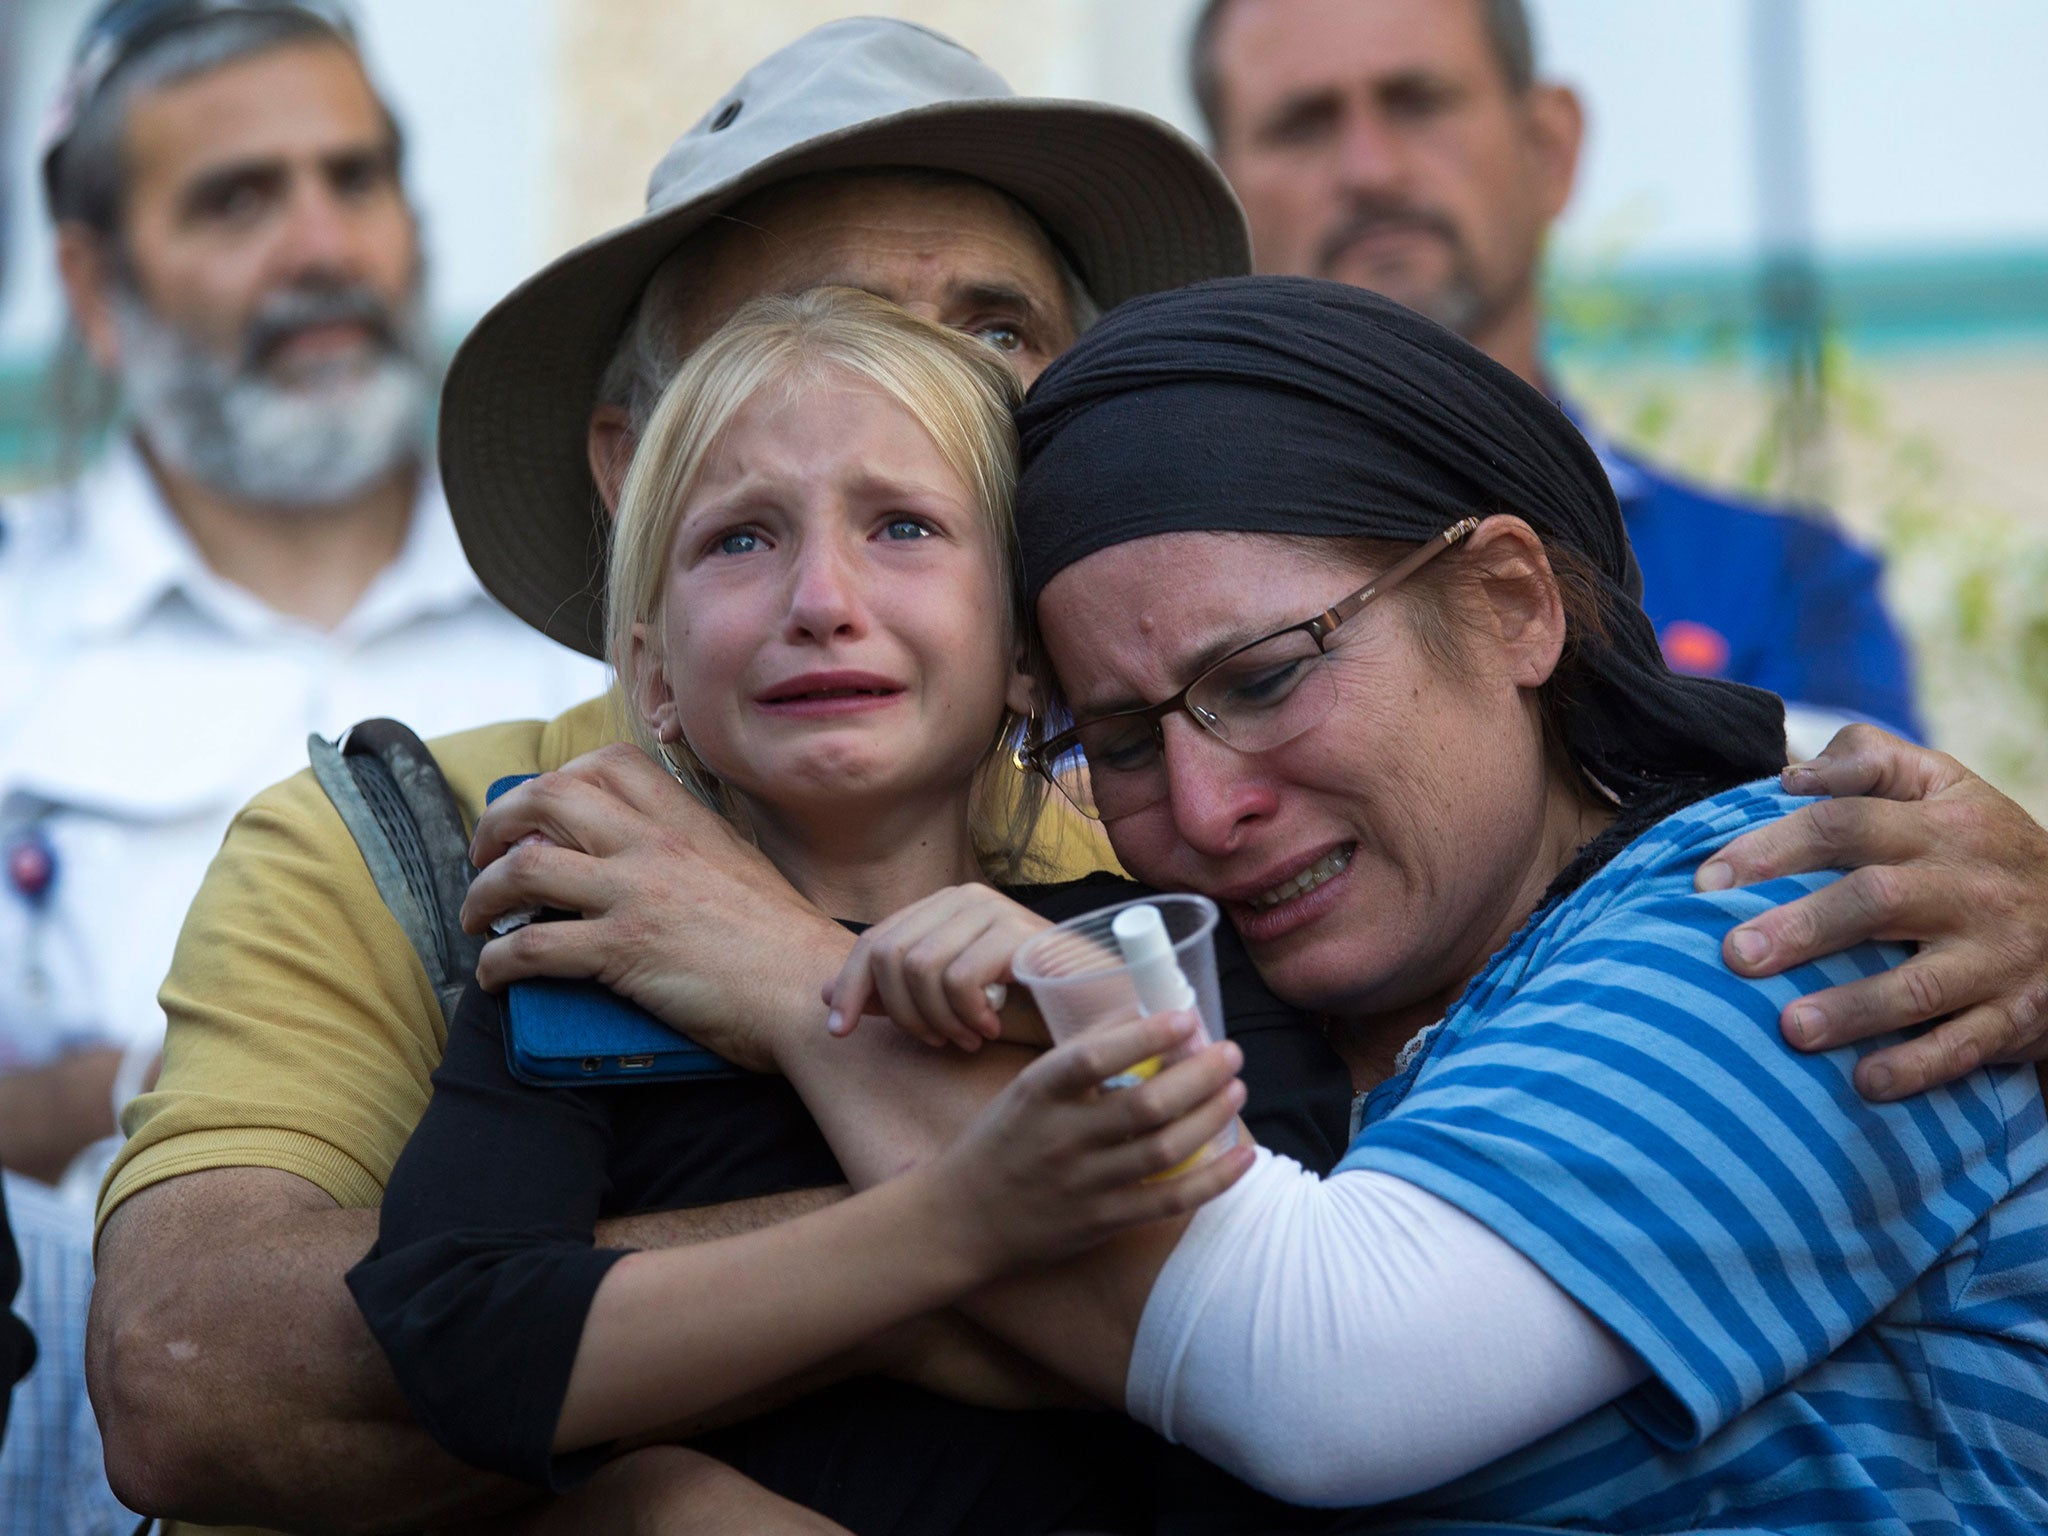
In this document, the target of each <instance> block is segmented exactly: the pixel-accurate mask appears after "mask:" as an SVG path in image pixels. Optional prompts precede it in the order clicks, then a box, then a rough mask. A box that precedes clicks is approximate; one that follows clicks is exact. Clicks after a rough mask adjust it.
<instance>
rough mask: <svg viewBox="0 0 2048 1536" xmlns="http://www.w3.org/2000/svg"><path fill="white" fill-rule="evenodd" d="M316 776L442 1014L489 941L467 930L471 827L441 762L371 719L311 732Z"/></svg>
mask: <svg viewBox="0 0 2048 1536" xmlns="http://www.w3.org/2000/svg"><path fill="white" fill-rule="evenodd" d="M306 750H307V753H308V755H309V756H311V758H312V760H313V776H314V777H315V778H317V779H318V780H319V781H320V787H321V788H322V789H324V790H326V791H327V798H328V799H329V800H331V801H333V802H334V808H335V810H337V811H338V812H340V813H341V819H342V821H343V823H344V824H345V825H346V826H347V827H348V830H349V835H350V836H352V837H353V838H355V840H356V847H357V848H358V849H360V850H361V852H362V855H363V862H364V863H365V864H367V865H368V866H369V869H370V878H371V879H373V880H374V881H376V883H377V894H378V895H380V896H382V897H383V898H384V905H385V906H387V907H389V908H390V909H391V914H392V916H394V917H396V918H397V919H398V923H399V926H400V927H401V928H403V929H404V930H405V936H406V938H407V939H408V940H410V941H411V943H412V947H413V950H414V952H415V953H416V954H418V955H419V957H420V964H421V965H423V966H425V967H426V971H427V980H428V981H430V982H431V983H432V984H433V988H434V996H435V997H436V998H438V999H439V1000H440V1003H441V1017H442V1018H443V1019H444V1020H446V1019H451V1018H453V1017H454V1016H455V1004H456V1003H457V1002H458V1001H459V1000H460V999H461V997H462V993H463V989H464V988H466V987H467V986H468V985H469V983H470V980H471V979H472V978H473V977H474V976H475V975H476V962H477V956H478V954H479V953H481V951H482V949H483V940H481V939H475V938H471V937H470V936H469V935H468V934H466V933H464V932H463V931H462V924H461V916H462V898H463V896H464V894H465V893H466V892H467V891H468V890H469V881H470V875H471V873H472V871H471V868H470V863H469V830H468V828H467V827H465V826H464V825H463V822H462V808H461V806H459V805H458V804H457V803H456V800H455V792H454V791H453V790H452V789H450V788H449V787H448V780H447V777H446V776H445V775H444V774H443V773H442V772H441V765H440V764H439V763H437V762H435V761H434V755H433V753H431V752H429V751H428V750H427V747H426V743H424V742H422V741H421V740H420V739H419V737H417V736H415V735H414V734H413V733H412V732H411V731H410V730H408V729H407V728H406V727H404V726H403V725H400V724H399V723H398V722H397V721H396V720H364V721H362V722H361V723H360V724H357V725H354V726H351V727H350V728H349V729H348V730H347V731H346V732H344V733H343V735H342V737H341V739H340V741H339V742H338V743H336V742H329V741H327V740H325V739H324V738H322V737H320V736H317V735H316V736H310V737H308V738H307V739H306Z"/></svg>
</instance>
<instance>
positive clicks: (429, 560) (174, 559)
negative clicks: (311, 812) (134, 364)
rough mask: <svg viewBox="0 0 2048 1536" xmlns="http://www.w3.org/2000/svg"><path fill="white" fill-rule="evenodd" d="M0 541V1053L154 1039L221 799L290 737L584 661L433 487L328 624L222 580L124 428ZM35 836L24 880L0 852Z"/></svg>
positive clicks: (281, 763) (420, 707)
mask: <svg viewBox="0 0 2048 1536" xmlns="http://www.w3.org/2000/svg"><path fill="white" fill-rule="evenodd" d="M5 516H6V521H7V527H6V542H5V544H4V545H0V1071H6V1070H9V1069H10V1068H14V1069H19V1068H21V1067H25V1066H30V1065H34V1064H36V1063H37V1062H39V1061H44V1060H47V1059H48V1058H49V1057H50V1056H51V1055H53V1054H55V1053H56V1052H58V1051H60V1050H64V1049H68V1048H71V1047H74V1046H79V1045H85V1044H94V1043H104V1044H109V1045H115V1046H120V1047H122V1048H124V1049H130V1050H139V1049H153V1048H154V1046H155V1044H156V1042H157V1041H159V1040H160V1039H161V1036H162V1032H163V1018H162V1014H161V1013H160V1011H159V1010H158V1007H157V1002H156V992H157V987H158V985H159V984H160V983H161V981H162V979H163V977H164V973H165V972H166V971H167V970H168V969H169V966H170V958H171V949H172V945H173V943H174V942H175V940H176V938H177V933H178V928H179V925H180V923H181V922H182V921H183V918H184V913H185V908H186V907H187V905H188V904H189V903H190V902H191V899H192V896H193V893H194V892H195V891H196V890H197V889H198V887H199V882H200V878H201V876H202V875H203V874H204V873H205V870H206V866H207V863H208V861H209V860H210V859H211V858H212V856H213V853H214V851H215V849H216V848H217V847H218V846H219V844H220V839H221V835H222V833H223V832H224V831H225V830H226V828H227V824H228V821H229V819H230V818H231V817H232V816H233V815H234V813H235V811H236V810H237V809H239V808H240V807H241V805H242V804H243V803H244V802H245V801H247V800H248V799H249V798H250V797H251V796H252V795H254V794H255V793H256V792H257V791H258V790H260V789H262V788H264V786H266V785H268V784H271V783H273V782H275V781H276V780H278V779H281V778H284V777H286V776H287V775H289V774H291V773H294V772H296V771H297V770H298V769H300V768H302V767H304V766H305V764H306V737H307V735H308V733H310V732H315V731H317V732H319V733H320V734H322V735H324V736H328V737H333V736H334V735H336V734H337V733H339V732H340V731H342V730H344V729H346V728H347V727H348V726H349V725H351V724H353V723H354V722H355V721H357V720H361V719H366V718H369V717H372V716H378V715H385V716H390V717H391V718H394V719H398V720H402V721H404V722H405V723H406V724H408V725H410V726H411V727H412V728H413V729H414V730H416V731H418V732H419V733H420V734H421V735H422V736H434V735H438V734H442V733H445V732H448V731H451V730H459V729H462V728H464V727H467V726H471V725H477V724H482V723H486V722H489V721H493V720H506V719H521V718H528V717H543V718H544V717H548V716H552V715H554V714H557V713H559V712H560V711H561V710H563V709H565V708H567V707H568V706H569V705H571V704H573V703H575V702H577V701H578V700H580V699H584V698H588V697H590V696H591V695H593V694H595V693H596V692H598V691H599V690H600V689H601V688H602V687H603V686H604V674H603V669H602V668H601V667H599V665H598V664H597V663H596V662H593V661H591V660H589V659H588V658H587V657H583V656H579V655H577V654H576V653H574V652H572V651H570V650H568V649H567V648H565V647H563V646H560V645H557V644H556V643H555V642H554V641H552V640H549V639H547V638H546V637H544V636H543V635H541V634H539V633H538V632H537V631H535V630H532V629H530V628H528V627H527V626H526V625H525V624H523V623H521V622H520V621H519V620H518V619H515V618H514V617H512V615H511V614H509V613H507V612H506V611H505V610H504V609H502V608H500V607H499V606H498V605H497V604H496V603H495V602H493V601H492V600H491V599H490V598H489V597H488V596H487V595H486V594H485V593H484V591H483V589H482V588H481V587H480V586H479V585H478V584H477V581H476V578H475V576H474V575H473V574H471V572H470V569H469V566H468V564H467V562H466V561H465V560H464V559H463V555H462V550H461V546H460V545H459V543H458V542H457V540H456V536H455V529H454V525H453V523H452V522H451V520H450V518H449V514H448V508H447V503H446V501H445V500H444V499H443V497H442V495H441V492H440V487H439V485H438V484H436V483H433V482H432V481H431V480H430V481H428V482H427V483H426V484H424V485H423V486H422V489H421V493H420V497H419V500H418V502H417V504H416V505H415V508H414V513H413V520H412V527H411V529H410V531H409V533H408V534H407V536H406V541H405V545H404V547H403V548H402V549H401V550H400V552H399V555H398V558H397V559H396V560H394V561H393V562H392V563H391V564H390V565H389V566H387V567H386V568H385V569H384V570H383V571H382V572H381V573H380V574H379V575H378V576H377V578H376V580H375V581H373V582H372V583H371V585H370V588H369V590H368V591H366V592H365V593H364V594H363V597H362V599H361V601H360V602H359V603H358V604H357V605H356V607H355V610H354V611H353V612H351V613H350V614H349V615H348V617H347V618H345V619H344V620H343V621H342V622H341V623H340V624H339V625H338V626H336V627H335V628H334V629H333V630H332V631H322V630H319V629H317V628H315V627H313V626H311V625H309V624H306V623H304V622H303V621H300V620H297V619H294V618H290V617H288V616H286V615H283V614H279V613H277V612H275V611H273V610H271V609H269V608H267V607H266V606H264V605H263V604H262V603H261V602H259V601H258V600H257V599H256V598H255V597H253V596H252V595H250V594H249V593H248V592H246V591H244V590H242V589H241V588H238V587H236V586H234V585H232V584H231V583H229V582H226V581H224V580H222V579H221V578H220V577H219V576H217V575H215V574H214V573H213V571H212V570H211V569H209V568H208V567H207V565H206V564H205V562H204V560H203V559H202V558H201V556H200V554H199V551H198V549H197V548H196V547H195V546H194V545H193V543H192V542H191V540H190V538H189V537H188V536H187V535H186V533H185V531H184V529H183V527H182V525H180V524H179V523H178V521H177V520H176V518H175V517H174V516H173V515H172V513H171V511H170V508H169V507H168V505H167V504H166V503H165V501H164V499H163V496H162V494H161V492H160V491H159V490H158V488H157V484H156V482H155V480H154V479H153V478H152V477H151V475H150V473H149V470H148V468H147V466H146V465H145V463H144V461H143V459H142V456H141V454H140V453H139V452H138V451H137V450H136V449H135V448H134V446H133V445H132V444H131V443H128V442H126V441H125V440H124V441H123V442H122V443H121V444H120V445H119V446H117V447H116V448H114V449H113V451H111V452H110V453H109V454H108V456H107V457H106V458H105V459H104V460H103V461H102V462H100V463H99V464H97V465H95V466H94V467H93V469H92V470H91V471H89V472H88V473H87V474H86V475H84V476H83V477H81V478H80V479H79V480H78V481H76V482H74V483H72V484H69V485H63V486H58V487H54V488H52V489H49V490H46V491H42V492H39V493H36V494H35V495H32V496H29V497H25V498H23V499H22V500H20V501H19V502H17V503H16V504H14V505H13V506H12V507H9V508H7V509H6V510H5ZM25 838H26V839H32V840H36V841H37V842H38V843H39V844H40V845H41V846H45V847H47V848H48V850H49V852H50V853H51V854H52V855H53V857H54V863H55V879H54V881H53V882H52V884H51V885H50V888H49V892H48V896H47V898H46V899H45V900H43V901H42V902H40V903H39V902H37V901H35V900H32V899H30V897H29V895H28V894H27V893H25V892H24V890H23V889H21V887H20V884H19V882H18V881H17V880H16V879H15V878H13V873H14V872H13V871H10V869H9V868H8V867H7V865H6V863H5V852H6V850H7V848H8V846H9V845H10V844H13V845H17V846H18V845H19V844H20V843H21V842H22V840H23V839H25Z"/></svg>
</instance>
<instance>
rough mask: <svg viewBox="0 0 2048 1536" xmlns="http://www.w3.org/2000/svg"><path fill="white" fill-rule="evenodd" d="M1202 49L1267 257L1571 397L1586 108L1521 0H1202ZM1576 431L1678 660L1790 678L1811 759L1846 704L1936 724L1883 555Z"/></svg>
mask: <svg viewBox="0 0 2048 1536" xmlns="http://www.w3.org/2000/svg"><path fill="white" fill-rule="evenodd" d="M1191 65H1192V70H1191V73H1192V83H1193V88H1194V93H1195V97H1196V100H1197V102H1198V103H1199V105H1200V107H1201V111H1202V115H1203V118H1204V120H1205V121H1206V122H1207V125H1208V129H1209V134H1210V141H1211V143H1212V144H1213V145H1214V148H1215V153H1216V158H1217V161H1218V162H1219V163H1220V164H1221V165H1222V167H1223V171H1224V174H1225V175H1226V176H1228V177H1229V178H1230V181H1231V184H1232V186H1233V187H1234V188H1235V189H1236V191H1237V194H1238V197H1239V198H1240V199H1241V200H1242V201H1243V203H1244V206H1245V212H1246V215H1247V216H1248V218H1249V219H1250V221H1251V228H1252V246H1253V259H1254V261H1255V263H1256V264H1257V266H1258V269H1259V270H1260V271H1262V272H1279V273H1296V274H1300V275H1303V276H1311V277H1324V278H1332V279H1335V280H1337V281H1339V282H1347V283H1355V284H1357V285H1358V286H1360V287H1363V288H1370V289H1373V290H1375V291H1376V292H1380V293H1384V294H1386V295H1388V296H1389V297H1390V298H1393V299H1397V300H1399V301H1400V302H1401V303H1403V304H1406V305H1408V306H1409V307H1410V308H1413V309H1416V310H1418V311H1420V312H1421V313H1423V314H1425V315H1427V316H1429V317H1430V318H1431V319H1433V320H1436V321H1438V322H1440V323H1441V324H1443V325H1445V326H1447V327H1449V328H1450V329H1452V330H1454V331H1457V332H1458V333H1459V334H1460V335H1462V336H1464V337H1465V338H1466V339H1467V340H1469V341H1471V342H1472V343H1473V344H1474V345H1476V346H1479V347H1481V348H1483V349H1484V350H1485V351H1486V352H1488V353H1489V354H1491V355H1492V356H1493V358H1494V359H1495V360H1496V361H1498V362H1500V363H1502V364H1504V365H1505V366H1507V367H1508V368H1511V369H1513V370H1514V371H1515V372H1516V373H1518V374H1520V375H1521V376H1522V377H1523V378H1524V379H1526V380H1528V381H1529V382H1530V383H1531V384H1534V385H1536V386H1537V387H1538V388H1540V389H1543V390H1544V391H1545V392H1546V393H1548V394H1551V395H1552V396H1555V395H1556V394H1557V389H1556V387H1555V384H1554V382H1553V381H1552V380H1551V379H1550V377H1549V376H1548V374H1547V373H1546V371H1545V369H1544V366H1543V357H1542V351H1541V342H1542V302H1541V298H1540V295H1539V292H1538V283H1539V278H1540V269H1541V261H1542V254H1543V244H1544V239H1545V236H1546V234H1547V233H1548V231H1549V228H1550V225H1551V223H1552V221H1553V220H1555V219H1556V218H1557V216H1558V215H1559V214H1560V213H1561V212H1562V211H1563V209H1564V206H1565V203H1566V201H1567V200H1568V199H1569V197H1570V195H1571V189H1572V181H1573V177H1574V174H1575V173H1576V170H1577V167H1578V158H1579V147H1580V140H1581V135H1582V131H1583V127H1584V120H1583V114H1582V111H1581V108H1580V105H1579V102H1578V99H1577V97H1576V96H1575V95H1574V94H1573V93H1572V91H1571V90H1570V89H1569V88H1568V87H1565V86H1561V85H1555V84H1551V83H1548V82H1545V81H1543V80H1541V79H1539V78H1538V77H1537V74H1536V60H1535V50H1534V44H1533V39H1532V36H1531V32H1530V26H1529V17H1528V12H1527V8H1526V5H1525V3H1524V0H1208V3H1207V4H1206V5H1205V6H1204V8H1203V9H1202V11H1201V13H1200V15H1199V18H1198V20H1197V23H1196V30H1195V34H1194V41H1193V47H1192V50H1191ZM1580 426H1581V428H1582V430H1585V431H1586V432H1587V433H1588V436H1589V437H1590V438H1591V439H1592V442H1593V445H1594V447H1595V449H1596V450H1597V451H1598V452H1599V453H1600V456H1601V459H1602V461H1603V462H1604V463H1605V464H1606V466H1607V471H1608V476H1609V479H1610V481H1611V482H1612V484H1613V486H1614V492H1615V495H1616V497H1617V498H1618V499H1619V501H1620V502H1621V508H1622V512H1623V515H1624V517H1625V518H1626V521H1627V524H1628V530H1629V538H1630V541H1631V542H1632V543H1633V544H1634V546H1635V551H1636V558H1637V560H1638V562H1639V563H1640V564H1641V566H1642V572H1643V606H1644V607H1645V608H1646V609H1647V610H1648V611H1649V615H1650V618H1651V620H1652V621H1653V622H1654V623H1655V624H1656V626H1657V633H1658V636H1659V638H1660V639H1661V640H1662V642H1663V647H1664V653H1665V657H1666V659H1667V660H1668V661H1669V662H1670V664H1671V666H1672V667H1673V668H1674V669H1675V670H1677V671H1681V672H1693V673H1701V674H1706V675H1710V676H1718V677H1728V678H1733V679H1735V680H1736V681H1738V682H1744V683H1751V684H1754V685H1756V686H1757V687H1760V688H1768V689H1770V690H1771V691H1772V692H1774V693H1777V694H1780V695H1782V696H1783V697H1784V699H1785V700H1786V702H1787V704H1788V705H1789V706H1791V709H1790V710H1789V722H1790V727H1791V732H1792V735H1793V738H1794V746H1795V749H1796V750H1795V755H1796V756H1806V755H1809V754H1810V753H1811V752H1813V751H1816V750H1818V749H1819V747H1820V745H1821V744H1822V743H1823V742H1824V741H1825V740H1826V739H1827V737H1828V736H1829V735H1830V734H1831V733H1832V732H1833V730H1834V728H1835V727H1836V726H1837V725H1839V724H1841V723H1842V721H1843V718H1844V717H1845V716H1847V717H1863V718H1868V719H1872V720H1875V721H1877V722H1878V723H1879V724H1882V725H1885V726H1888V727H1890V728H1891V729H1893V730H1897V731H1901V732H1903V733H1905V734H1907V735H1918V734H1919V726H1918V718H1917V715H1916V712H1915V710H1914V707H1913V699H1912V692H1911V687H1910V680H1909V675H1908V667H1907V662H1906V655H1905V649H1904V646H1903V645H1902V644H1901V643H1900V639H1899V636H1898V632H1897V631H1896V630H1895V629H1894V627H1893V625H1892V623H1891V620H1890V618H1889V617H1888V616H1887V615H1886V613H1885V610H1884V606H1883V603H1882V600H1881V598H1880V596H1879V593H1878V577H1879V574H1880V570H1879V566H1878V563H1877V561H1876V560H1875V559H1873V558H1872V557H1871V556H1870V555H1868V554H1866V553H1864V552H1863V551H1862V550H1860V549H1858V548H1856V547H1855V546H1854V545H1852V544H1850V543H1849V542H1848V541H1847V540H1846V539H1844V538H1843V537H1842V536H1841V535H1840V534H1838V533H1836V532H1835V531H1834V530H1833V529H1832V528H1830V527H1828V526H1826V525H1825V524H1824V523H1822V522H1820V521H1817V520H1815V519H1812V518H1809V517H1805V516H1801V515H1797V514H1795V513H1791V512H1788V511H1785V510H1783V509H1767V508H1763V507H1758V506H1752V505H1747V504H1744V503H1741V502H1738V501H1735V500H1733V499H1730V498H1728V497H1726V496H1723V495H1721V494H1719V493H1717V492H1710V491H1707V490H1704V489H1702V488H1700V487H1697V486H1693V485H1688V484H1686V483H1684V482H1682V481H1680V480H1677V479H1675V478H1673V477H1672V476H1670V475H1668V474H1666V473H1664V472H1662V471H1660V470H1658V469H1656V468H1654V467H1652V466H1651V465H1649V464H1646V463H1644V462H1643V461H1641V460H1639V459H1637V458H1634V457H1633V456H1631V455H1629V454H1626V453H1623V452H1622V451H1621V450H1619V449H1618V448H1616V447H1615V446H1614V445H1613V444H1612V443H1609V442H1607V441H1605V440H1603V439H1602V438H1601V437H1600V436H1599V435H1598V434H1597V432H1596V431H1595V430H1594V429H1593V428H1592V427H1591V426H1590V425H1589V424H1587V423H1586V422H1584V421H1583V420H1581V421H1580ZM1809 738H1810V739H1809Z"/></svg>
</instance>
